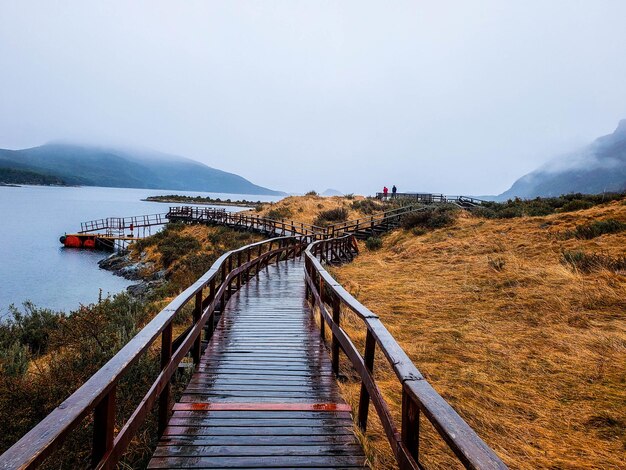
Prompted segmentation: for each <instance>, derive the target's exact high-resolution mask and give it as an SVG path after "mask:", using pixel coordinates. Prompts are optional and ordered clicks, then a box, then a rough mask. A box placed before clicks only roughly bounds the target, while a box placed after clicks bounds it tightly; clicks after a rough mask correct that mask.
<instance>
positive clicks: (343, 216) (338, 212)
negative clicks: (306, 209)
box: [313, 207, 348, 227]
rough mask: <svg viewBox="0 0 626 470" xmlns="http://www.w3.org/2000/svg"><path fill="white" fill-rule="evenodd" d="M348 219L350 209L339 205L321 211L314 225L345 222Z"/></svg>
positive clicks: (322, 225) (323, 225)
mask: <svg viewBox="0 0 626 470" xmlns="http://www.w3.org/2000/svg"><path fill="white" fill-rule="evenodd" d="M346 220H348V210H347V209H346V208H345V207H338V208H336V209H329V210H326V211H322V212H320V213H319V215H318V216H317V218H316V219H315V220H314V221H313V225H317V226H320V227H325V226H327V225H331V224H333V223H337V222H344V221H346Z"/></svg>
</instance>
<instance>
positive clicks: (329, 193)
mask: <svg viewBox="0 0 626 470" xmlns="http://www.w3.org/2000/svg"><path fill="white" fill-rule="evenodd" d="M322 196H343V193H342V192H341V191H337V190H336V189H332V188H328V189H327V190H326V191H324V192H323V193H322Z"/></svg>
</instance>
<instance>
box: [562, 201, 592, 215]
mask: <svg viewBox="0 0 626 470" xmlns="http://www.w3.org/2000/svg"><path fill="white" fill-rule="evenodd" d="M592 207H593V203H592V202H591V201H583V200H581V199H574V200H572V201H568V202H566V203H565V204H564V205H563V206H562V207H561V212H573V211H580V210H583V209H590V208H592Z"/></svg>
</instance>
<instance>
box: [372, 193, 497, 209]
mask: <svg viewBox="0 0 626 470" xmlns="http://www.w3.org/2000/svg"><path fill="white" fill-rule="evenodd" d="M376 199H380V200H381V201H389V200H392V199H413V200H415V201H417V202H419V203H421V204H446V203H459V204H463V203H469V204H472V205H475V206H478V205H480V204H482V203H483V202H485V201H483V200H482V199H478V198H475V197H470V196H447V195H444V194H431V193H395V194H394V193H387V194H385V193H376Z"/></svg>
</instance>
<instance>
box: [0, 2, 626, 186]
mask: <svg viewBox="0 0 626 470" xmlns="http://www.w3.org/2000/svg"><path fill="white" fill-rule="evenodd" d="M621 118H626V1H624V0H588V1H576V0H538V1H532V0H520V1H511V0H506V1H502V0H493V1H491V0H474V1H471V0H460V1H441V0H439V1H425V0H423V1H417V0H416V1H411V2H402V1H380V2H369V1H363V0H358V1H338V0H333V1H307V2H304V1H296V0H286V1H269V0H263V1H251V2H238V1H233V0H228V1H223V2H222V1H210V2H209V1H189V0H187V1H170V2H164V1H155V0H149V1H145V2H140V1H133V2H128V1H120V2H108V1H99V2H95V1H93V2H91V1H85V0H80V1H49V0H42V1H40V2H31V1H25V0H15V1H9V0H0V147H4V148H22V147H29V146H35V145H39V144H42V143H44V142H46V141H50V140H56V139H65V140H72V139H76V140H80V141H89V142H95V143H101V144H108V143H114V144H120V143H122V144H125V145H136V146H143V147H150V148H153V149H156V150H161V151H164V152H168V153H174V154H178V155H182V156H187V157H190V158H193V159H196V160H199V161H202V162H204V163H206V164H208V165H210V166H213V167H216V168H220V169H223V170H227V171H232V172H235V173H238V174H240V175H242V176H245V177H247V178H249V179H251V180H252V181H254V182H255V183H258V184H261V185H264V186H268V187H271V188H275V189H282V190H286V191H306V190H308V189H312V188H314V189H317V190H324V189H326V188H328V187H330V188H336V189H339V190H341V191H344V192H359V193H373V192H375V191H376V190H380V188H381V187H382V186H383V185H384V184H386V185H387V186H391V185H392V184H396V185H397V186H398V188H399V190H400V191H409V190H414V191H430V192H444V193H448V194H457V193H462V194H474V195H478V194H494V193H499V192H502V191H504V190H505V189H507V188H508V187H509V186H510V185H511V183H512V182H513V181H514V180H515V179H516V178H517V177H519V176H521V175H522V174H524V173H526V172H528V171H530V170H533V169H534V168H536V167H537V166H539V165H541V164H542V163H544V162H545V161H546V160H548V159H549V158H551V157H553V156H555V155H558V154H561V153H564V152H567V151H569V150H572V149H575V148H577V147H578V146H581V145H584V144H585V143H587V142H589V141H591V140H593V139H594V138H595V137H597V136H599V135H603V134H607V133H610V132H612V131H613V129H614V128H615V127H616V125H617V122H618V120H619V119H621Z"/></svg>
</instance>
